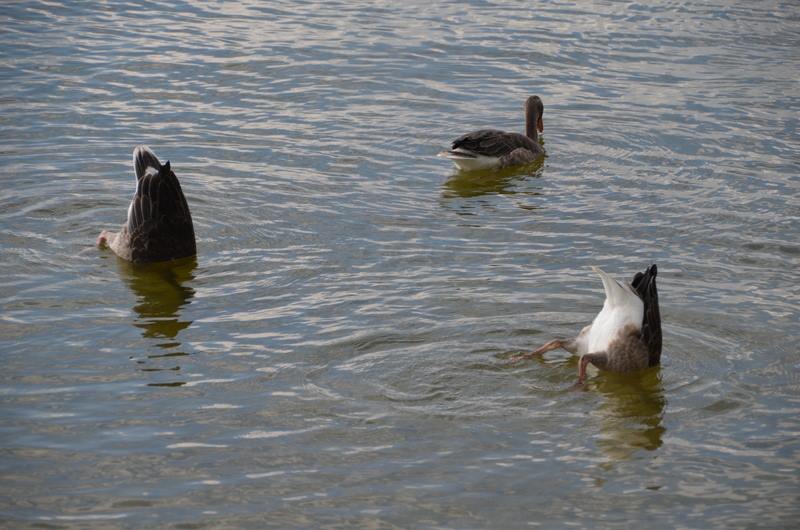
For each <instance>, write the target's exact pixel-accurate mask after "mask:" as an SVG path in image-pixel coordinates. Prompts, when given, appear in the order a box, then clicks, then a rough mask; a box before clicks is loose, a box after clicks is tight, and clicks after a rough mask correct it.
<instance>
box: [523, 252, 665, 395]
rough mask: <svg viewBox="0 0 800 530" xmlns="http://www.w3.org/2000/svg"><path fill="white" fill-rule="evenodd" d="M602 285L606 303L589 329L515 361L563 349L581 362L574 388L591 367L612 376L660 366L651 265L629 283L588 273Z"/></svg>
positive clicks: (658, 319)
mask: <svg viewBox="0 0 800 530" xmlns="http://www.w3.org/2000/svg"><path fill="white" fill-rule="evenodd" d="M593 270H594V271H595V272H596V273H597V274H598V275H599V276H600V279H601V280H602V281H603V289H604V290H605V295H606V299H605V302H604V303H603V308H602V309H601V310H600V312H599V313H598V314H597V316H596V317H595V318H594V320H593V321H592V323H591V324H589V325H588V326H586V327H584V328H583V329H582V330H581V331H580V333H578V335H577V336H576V337H575V338H572V339H555V340H552V341H550V342H548V343H547V344H545V345H544V346H542V347H541V348H539V349H538V350H536V351H534V352H532V353H529V354H525V355H522V356H520V357H518V359H519V358H525V357H532V356H535V355H541V354H542V353H545V352H547V351H550V350H554V349H556V348H563V349H565V350H567V351H569V352H571V353H574V354H577V355H579V356H580V364H579V373H578V382H579V383H583V381H584V380H585V378H586V367H587V365H588V364H592V365H594V366H596V367H597V368H599V369H601V370H608V371H611V372H633V371H637V370H642V369H644V368H647V367H649V366H656V365H658V364H659V363H660V361H661V342H662V341H661V315H660V311H659V308H658V290H657V287H656V275H657V274H658V269H657V267H656V265H651V266H650V267H649V268H648V269H647V270H645V271H644V272H639V273H637V274H636V275H635V276H634V277H633V280H632V281H631V282H630V283H620V282H618V281H616V280H615V279H613V278H612V277H611V276H609V275H608V274H606V273H605V272H604V271H602V270H600V269H598V268H597V267H593Z"/></svg>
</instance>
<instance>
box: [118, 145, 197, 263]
mask: <svg viewBox="0 0 800 530" xmlns="http://www.w3.org/2000/svg"><path fill="white" fill-rule="evenodd" d="M137 154H138V155H139V156H138V157H137ZM134 171H135V172H136V177H137V181H136V193H135V195H134V196H133V200H132V201H131V205H130V208H129V209H128V221H127V229H128V233H129V234H130V238H131V249H132V251H133V253H134V259H133V261H160V260H162V259H174V258H179V257H185V256H191V255H194V254H196V253H197V250H196V244H195V237H194V226H193V225H192V215H191V213H190V212H189V205H188V204H187V202H186V197H185V196H184V195H183V190H182V189H181V185H180V183H179V182H178V177H176V176H175V173H174V172H173V171H172V169H171V167H170V163H169V161H167V163H166V164H164V165H161V164H160V163H159V161H158V158H156V156H155V154H153V152H152V151H150V150H149V149H147V148H144V149H140V148H137V149H136V151H134Z"/></svg>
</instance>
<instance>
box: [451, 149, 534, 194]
mask: <svg viewBox="0 0 800 530" xmlns="http://www.w3.org/2000/svg"><path fill="white" fill-rule="evenodd" d="M543 166H544V159H541V160H537V161H536V162H533V163H531V164H528V165H526V166H521V167H513V168H506V169H500V170H497V169H494V170H493V169H483V170H478V171H459V172H457V173H455V174H453V176H451V177H450V178H449V179H447V181H445V183H444V185H443V188H444V189H443V190H442V197H443V198H445V199H450V198H454V197H461V198H463V199H467V198H470V197H478V196H480V195H486V194H488V193H500V194H503V193H513V192H512V191H511V189H512V188H513V187H514V185H515V184H516V183H517V182H518V181H520V180H522V179H523V178H525V177H528V176H530V177H540V176H541V175H542V168H543ZM534 195H538V193H534Z"/></svg>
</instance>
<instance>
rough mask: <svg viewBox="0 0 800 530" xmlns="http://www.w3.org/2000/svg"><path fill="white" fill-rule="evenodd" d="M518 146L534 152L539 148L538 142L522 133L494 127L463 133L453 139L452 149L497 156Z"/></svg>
mask: <svg viewBox="0 0 800 530" xmlns="http://www.w3.org/2000/svg"><path fill="white" fill-rule="evenodd" d="M519 147H522V148H524V149H528V150H530V151H532V152H534V153H537V152H539V151H540V150H541V146H540V145H539V144H537V143H536V142H534V141H533V140H531V139H530V138H528V137H527V136H525V135H523V134H519V133H509V132H504V131H498V130H496V129H481V130H479V131H474V132H471V133H469V134H465V135H464V136H461V137H459V138H456V139H455V140H454V141H453V150H455V149H463V150H465V151H470V152H472V153H475V154H478V155H483V156H495V157H498V158H499V157H501V156H504V155H507V154H509V153H510V152H511V151H513V150H514V149H517V148H519Z"/></svg>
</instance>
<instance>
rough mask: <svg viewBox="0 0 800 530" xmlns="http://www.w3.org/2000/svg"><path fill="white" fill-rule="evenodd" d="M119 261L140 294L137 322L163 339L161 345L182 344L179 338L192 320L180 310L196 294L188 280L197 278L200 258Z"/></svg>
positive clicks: (127, 280)
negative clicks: (186, 317)
mask: <svg viewBox="0 0 800 530" xmlns="http://www.w3.org/2000/svg"><path fill="white" fill-rule="evenodd" d="M117 262H118V264H119V273H120V276H121V277H122V279H123V280H124V281H125V283H127V284H128V286H129V287H130V288H131V290H132V291H133V292H134V293H135V294H136V296H137V297H138V301H137V304H136V305H135V306H133V310H134V311H136V313H137V315H138V317H137V318H136V320H135V321H134V323H133V325H134V326H136V327H137V328H140V329H141V330H142V336H143V337H145V338H149V339H150V338H152V339H163V341H162V342H158V343H157V346H159V347H161V348H172V347H177V346H180V342H178V341H176V340H175V339H176V337H177V336H178V333H180V332H181V330H184V329H186V328H187V327H189V325H191V323H192V321H191V320H182V319H181V318H180V311H181V308H182V307H184V306H186V305H187V304H189V303H190V302H191V300H192V298H194V289H193V288H192V287H190V286H188V285H185V284H186V283H188V282H190V281H191V280H193V279H194V275H193V272H194V269H195V268H196V267H197V259H196V258H195V257H190V258H185V259H181V260H176V261H171V262H163V263H146V264H135V265H134V264H132V263H129V262H127V261H124V260H121V259H118V260H117ZM172 355H175V354H174V353H173V354H172Z"/></svg>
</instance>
